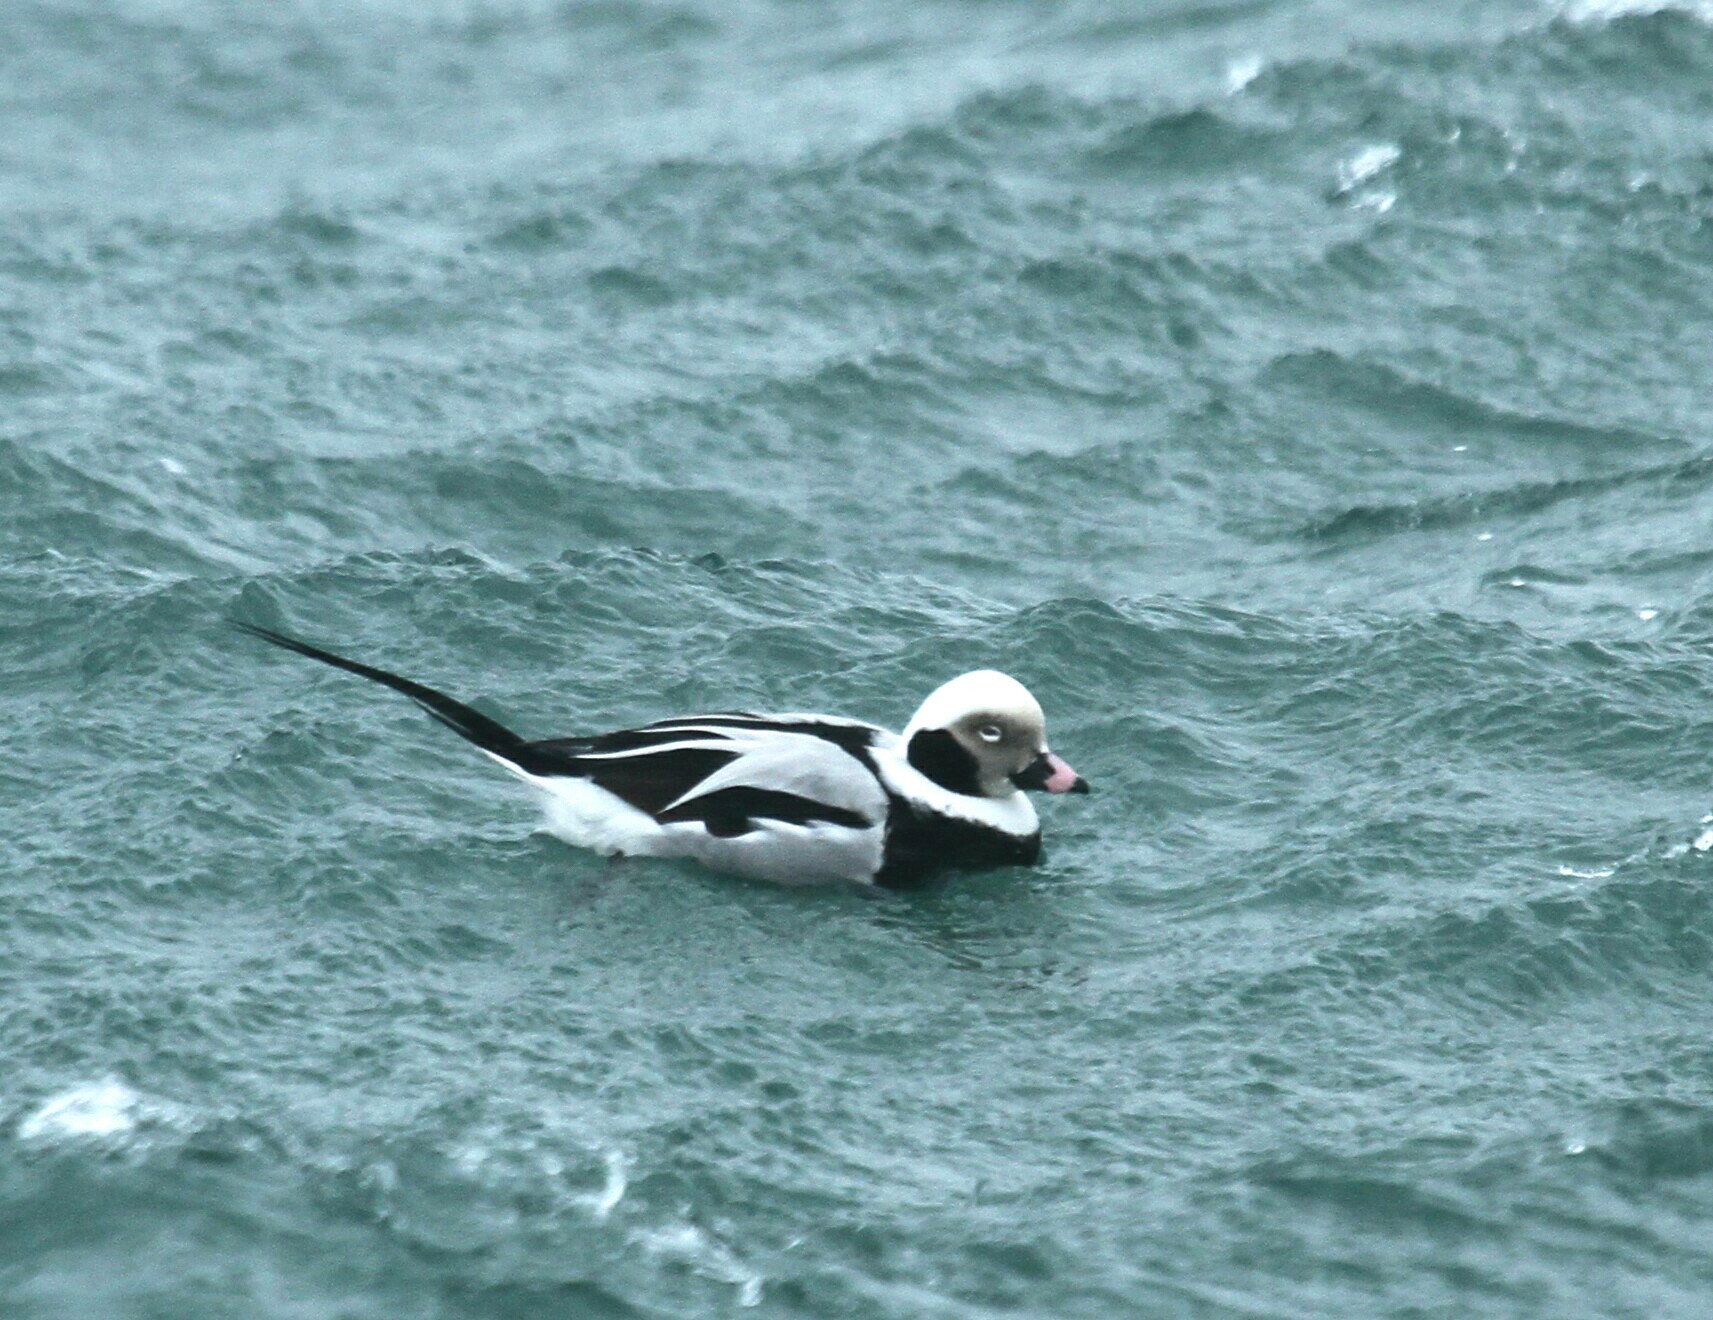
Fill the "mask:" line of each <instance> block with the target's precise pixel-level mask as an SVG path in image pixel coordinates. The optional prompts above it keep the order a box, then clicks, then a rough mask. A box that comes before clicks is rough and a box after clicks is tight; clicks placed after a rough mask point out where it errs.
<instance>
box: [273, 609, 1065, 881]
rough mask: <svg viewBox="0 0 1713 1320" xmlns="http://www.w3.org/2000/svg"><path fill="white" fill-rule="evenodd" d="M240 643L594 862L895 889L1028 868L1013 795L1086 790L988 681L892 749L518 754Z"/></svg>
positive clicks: (940, 705) (732, 723)
mask: <svg viewBox="0 0 1713 1320" xmlns="http://www.w3.org/2000/svg"><path fill="white" fill-rule="evenodd" d="M239 626H240V627H242V628H243V629H244V630H245V631H246V632H249V633H252V634H253V635H255V636H257V637H260V638H262V639H264V640H265V641H269V642H272V643H274V644H275V645H276V646H282V647H285V648H286V649H287V650H291V651H296V652H297V653H298V654H300V655H305V656H308V657H310V658H311V659H315V660H320V661H322V662H323V663H324V664H329V665H333V666H335V667H336V668H339V669H344V670H347V671H348V672H351V673H354V674H358V675H361V676H362V677H364V678H368V679H371V680H373V681H375V682H377V683H381V684H384V685H385V686H387V687H390V688H393V689H394V690H396V691H399V692H402V693H404V694H405V695H406V696H408V697H410V698H411V699H412V700H414V701H415V702H416V703H417V704H418V705H420V706H421V707H422V708H423V709H424V710H425V711H427V712H428V713H429V714H430V715H432V716H433V717H434V718H435V719H437V720H439V721H440V722H441V723H442V724H445V725H447V726H448V727H450V728H452V729H453V730H455V731H456V732H457V733H459V734H461V735H462V736H463V737H465V738H466V739H468V740H469V741H470V742H472V743H474V744H475V745H476V746H477V747H478V748H480V749H481V750H482V751H483V752H484V753H486V754H487V755H488V756H490V757H492V758H493V759H494V760H496V761H498V762H499V763H500V764H501V765H503V766H505V768H506V769H508V770H510V771H511V772H512V773H513V774H516V775H518V776H519V777H520V778H523V779H525V780H527V781H528V782H529V783H531V784H533V785H534V786H535V787H537V788H538V789H540V790H541V791H542V793H543V794H544V795H545V797H546V800H547V803H548V819H549V823H550V825H551V827H552V829H553V831H554V832H555V833H556V834H558V835H559V836H560V837H561V838H564V839H565V840H566V841H567V842H570V843H573V844H577V845H578V846H581V847H586V848H591V849H593V850H595V851H596V852H600V853H605V854H608V855H622V856H642V857H689V858H693V859H695V860H696V861H699V862H701V863H703V864H704V865H706V866H709V867H711V868H713V869H715V870H718V871H726V872H732V873H735V874H738V875H746V876H751V877H754V878H756V879H761V880H770V881H774V882H776V883H781V884H824V883H849V884H863V885H879V886H883V887H898V886H904V885H910V884H915V883H919V882H920V881H922V880H923V879H925V878H927V877H928V876H930V875H932V874H933V873H934V872H935V871H939V870H942V869H948V868H963V869H970V868H985V867H993V866H1011V865H1023V866H1027V865H1030V864H1032V863H1033V862H1034V861H1035V860H1036V859H1037V857H1038V856H1039V855H1040V850H1041V830H1040V825H1039V822H1038V821H1037V819H1036V816H1035V809H1034V807H1033V806H1032V805H1031V804H1030V802H1029V800H1028V799H1027V798H1026V797H1025V796H1024V795H1023V793H1022V792H1021V791H1020V790H1021V789H1023V788H1025V787H1028V788H1040V789H1044V790H1045V791H1047V792H1058V793H1063V792H1087V791H1088V785H1087V784H1086V783H1084V782H1083V780H1082V779H1081V778H1079V777H1078V776H1077V775H1076V773H1075V772H1074V771H1072V770H1071V768H1070V767H1069V766H1067V765H1066V764H1065V763H1064V762H1063V761H1061V760H1059V759H1058V758H1057V757H1056V756H1054V755H1053V754H1052V753H1051V752H1049V751H1048V750H1047V748H1046V743H1045V736H1044V729H1043V721H1042V719H1041V714H1040V707H1039V706H1037V705H1036V704H1035V701H1034V698H1032V697H1030V696H1029V694H1028V693H1027V692H1026V691H1025V690H1024V688H1023V687H1022V685H1021V684H1019V683H1017V682H1016V681H1015V680H1013V679H1010V678H1007V677H1006V676H1005V675H1003V674H999V673H996V672H994V671H992V670H978V671H976V672H975V673H971V674H965V675H963V676H962V677H961V678H957V679H953V680H952V681H951V682H950V683H947V684H945V685H944V686H943V687H941V688H940V689H939V690H938V691H936V692H935V693H934V694H933V695H932V696H931V697H930V698H929V699H928V700H927V701H926V702H924V703H923V706H922V709H921V710H920V711H918V712H917V715H916V717H915V719H913V720H912V721H911V723H910V725H909V726H908V727H907V728H906V729H905V731H904V733H903V734H896V733H891V732H889V731H888V730H886V729H883V728H880V727H879V726H877V725H873V724H866V723H863V722H861V721H858V720H847V719H841V718H838V717H836V716H829V715H803V714H785V715H760V714H754V713H750V712H741V711H740V712H730V713H724V714H716V715H698V716H686V717H683V718H678V719H668V720H660V721H657V722H656V723H654V724H648V725H644V726H642V727H641V728H636V729H620V730H616V731H614V732H612V733H603V734H597V735H595V736H592V737H586V738H548V739H543V740H540V741H535V742H530V741H526V740H524V739H523V738H520V737H518V735H516V734H515V733H513V732H511V730H509V729H507V728H505V727H504V726H503V725H501V724H499V723H498V722H496V721H494V720H491V719H489V718H488V717H487V716H485V715H482V714H481V713H480V712H478V711H475V710H473V709H471V708H470V707H469V706H466V705H464V704H463V703H462V702H458V701H455V700H453V699H452V698H451V697H448V696H446V695H445V694H444V693H441V692H437V691H435V690H434V689H433V688H428V687H424V686H423V685H422V684H420V683H414V682H412V681H411V680H409V679H405V678H400V677H399V676H398V675H396V674H391V673H388V672H387V671H385V670H382V669H375V668H373V667H371V666H369V665H364V664H360V663H358V662H357V661H354V660H347V659H345V658H344V657H343V656H338V655H334V654H333V653H332V652H330V651H323V650H321V649H320V648H318V647H314V646H310V645H308V644H307V643H304V642H300V641H297V640H295V639H294V638H290V637H286V636H284V635H283V634H281V633H276V632H272V631H269V630H268V629H265V628H257V627H253V626H251V625H249V624H240V625H239Z"/></svg>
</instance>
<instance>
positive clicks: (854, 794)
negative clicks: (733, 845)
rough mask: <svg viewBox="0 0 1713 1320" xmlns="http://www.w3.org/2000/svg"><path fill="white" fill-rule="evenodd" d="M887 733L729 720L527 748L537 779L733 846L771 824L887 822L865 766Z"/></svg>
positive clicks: (685, 721)
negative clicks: (591, 790)
mask: <svg viewBox="0 0 1713 1320" xmlns="http://www.w3.org/2000/svg"><path fill="white" fill-rule="evenodd" d="M881 736H885V735H884V734H883V731H882V730H880V729H878V728H876V727H875V726H874V725H871V724H863V723H860V722H858V721H854V720H849V721H847V720H837V719H830V718H828V717H825V716H808V715H757V714H751V713H748V712H741V711H740V712H729V713H722V714H718V715H703V716H691V717H685V718H679V719H672V720H661V721H658V722H656V723H654V724H648V725H644V726H643V727H641V728H637V729H621V730H618V731H616V732H613V733H604V734H599V735H597V736H594V737H589V738H549V739H544V740H542V741H540V742H534V743H530V744H528V745H527V747H526V748H525V749H524V750H525V752H526V756H525V757H524V758H523V760H524V761H527V763H528V764H527V765H526V766H525V768H526V770H527V772H528V773H529V774H530V775H531V777H533V778H535V779H538V780H541V781H544V786H551V785H552V781H554V780H557V779H564V778H571V779H578V780H583V781H585V782H588V783H591V784H593V785H594V786H595V787H597V788H599V789H601V790H603V791H604V792H607V793H610V794H612V795H613V796H614V797H616V798H618V799H619V800H620V801H622V802H624V803H625V804H627V805H628V806H631V807H634V808H635V809H636V810H638V811H640V812H643V813H644V814H646V815H648V816H650V817H651V818H653V820H654V821H655V822H656V823H657V824H659V825H683V824H697V825H700V826H701V827H702V829H703V830H705V831H706V832H707V833H708V834H709V835H712V836H713V837H715V838H735V837H737V836H740V835H744V834H748V833H751V832H752V831H755V830H757V829H760V828H763V827H764V826H766V825H768V824H785V825H801V826H812V825H817V824H821V825H835V826H840V827H843V828H846V829H854V830H864V829H869V828H871V827H874V826H877V825H881V824H883V823H884V820H885V812H886V793H885V791H884V790H883V789H882V788H881V787H880V785H879V783H878V781H877V780H876V779H875V775H874V771H873V769H872V768H871V765H870V763H869V761H868V759H867V752H868V748H869V747H870V746H872V745H873V742H874V740H875V739H876V738H877V737H881Z"/></svg>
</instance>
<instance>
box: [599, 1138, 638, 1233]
mask: <svg viewBox="0 0 1713 1320" xmlns="http://www.w3.org/2000/svg"><path fill="white" fill-rule="evenodd" d="M629 1167H630V1164H629V1161H628V1160H626V1159H625V1157H624V1152H623V1151H617V1150H609V1151H608V1152H607V1181H606V1185H605V1186H604V1187H602V1188H601V1191H600V1195H598V1196H596V1197H595V1200H594V1205H593V1207H592V1208H593V1209H594V1212H595V1222H596V1223H602V1222H604V1221H605V1220H606V1218H607V1216H608V1215H610V1214H612V1213H613V1211H614V1210H616V1209H618V1205H619V1202H620V1201H622V1200H624V1199H625V1188H626V1186H628V1183H627V1182H626V1179H625V1175H626V1174H627V1173H628V1172H629Z"/></svg>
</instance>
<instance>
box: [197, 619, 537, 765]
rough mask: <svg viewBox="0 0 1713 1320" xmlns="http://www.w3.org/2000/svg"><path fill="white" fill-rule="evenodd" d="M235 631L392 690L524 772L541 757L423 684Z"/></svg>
mask: <svg viewBox="0 0 1713 1320" xmlns="http://www.w3.org/2000/svg"><path fill="white" fill-rule="evenodd" d="M230 622H231V624H232V626H233V627H234V628H237V629H239V630H240V631H242V632H247V633H249V634H250V635H251V636H252V637H260V638H261V639H262V640H263V641H264V642H272V643H273V644H274V645H275V646H280V647H284V648H285V649H286V650H288V651H296V652H297V653H298V654H299V655H306V656H308V657H309V658H310V659H311V660H319V661H321V663H322V664H324V665H332V666H333V667H334V668H335V669H343V670H345V671H346V672H347V673H351V674H356V675H358V676H359V677H362V678H367V679H372V680H373V681H374V682H376V683H380V684H382V685H383V686H386V687H390V688H392V689H393V691H395V692H402V693H404V695H405V696H407V697H409V698H410V699H411V700H412V701H414V702H415V703H416V704H417V705H419V706H421V707H422V708H423V710H425V711H427V712H428V713H429V714H430V715H432V716H433V717H434V718H435V719H437V720H439V721H440V722H441V723H442V724H444V725H445V726H446V727H447V728H449V729H451V730H452V731H453V732H454V733H456V734H458V735H459V736H460V737H463V738H467V739H469V741H471V742H473V743H475V744H476V746H478V747H480V748H481V749H482V750H483V751H484V752H488V753H490V754H491V755H493V756H497V757H499V758H500V759H501V760H503V761H509V762H511V763H512V764H513V765H515V766H517V767H518V768H519V769H522V770H530V769H532V768H533V763H534V762H535V761H537V760H538V759H540V758H539V755H538V754H536V753H534V752H533V751H532V749H531V748H530V745H529V744H528V743H527V742H526V741H524V739H522V738H520V737H518V736H517V734H515V733H513V732H512V731H511V730H510V729H508V728H506V726H505V725H503V724H501V723H500V722H499V721H498V720H491V719H489V718H488V717H487V716H486V715H484V714H482V713H481V711H479V710H473V709H471V708H470V707H469V706H466V705H465V704H464V703H463V702H462V701H454V700H453V699H452V698H451V697H449V696H447V695H446V694H445V693H444V692H436V691H435V690H434V689H433V688H431V687H425V686H424V685H423V684H421V683H413V682H412V681H411V680H410V679H408V678H400V677H399V676H398V675H397V674H390V673H388V672H387V671H386V670H384V669H376V668H375V667H374V666H373V665H365V664H362V663H360V662H358V661H356V660H347V659H346V658H345V657H344V656H342V655H334V654H333V652H331V651H323V650H322V649H321V648H320V647H319V646H311V645H310V644H309V643H308V642H300V641H298V640H297V639H296V638H295V637H287V636H286V635H285V634H284V633H277V632H274V631H273V630H272V629H269V628H259V627H257V626H256V625H255V624H253V623H240V622H239V621H238V620H237V619H232V620H230Z"/></svg>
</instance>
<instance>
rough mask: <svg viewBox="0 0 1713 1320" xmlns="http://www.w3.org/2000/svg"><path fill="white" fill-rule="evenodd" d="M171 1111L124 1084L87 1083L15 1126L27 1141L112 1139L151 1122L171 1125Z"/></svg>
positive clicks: (45, 1104) (44, 1104) (113, 1081)
mask: <svg viewBox="0 0 1713 1320" xmlns="http://www.w3.org/2000/svg"><path fill="white" fill-rule="evenodd" d="M174 1116H175V1115H174V1111H172V1110H171V1109H169V1108H168V1107H166V1106H164V1105H161V1104H157V1103H155V1102H153V1101H150V1100H146V1099H145V1098H144V1097H143V1096H142V1095H140V1094H138V1093H137V1092H136V1091H134V1090H132V1089H131V1088H130V1087H129V1086H126V1085H125V1083H124V1082H121V1081H118V1080H117V1079H114V1078H108V1079H107V1080H105V1081H100V1082H86V1083H85V1084H84V1085H82V1086H74V1087H72V1088H71V1089H70V1090H68V1091H61V1092H60V1093H59V1094H58V1095H54V1096H50V1097H49V1098H48V1099H47V1100H45V1101H43V1102H42V1104H41V1105H40V1106H39V1107H37V1109H36V1110H35V1111H34V1112H33V1113H30V1114H28V1115H26V1116H25V1117H24V1118H23V1120H22V1121H21V1122H19V1124H18V1139H19V1140H20V1141H30V1142H48V1143H54V1142H62V1141H92V1140H109V1141H110V1140H113V1139H115V1138H119V1137H126V1136H129V1135H130V1134H131V1133H133V1132H135V1131H136V1130H137V1128H138V1127H140V1126H142V1125H144V1124H147V1123H151V1122H163V1121H167V1122H170V1121H172V1120H173V1118H174Z"/></svg>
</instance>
